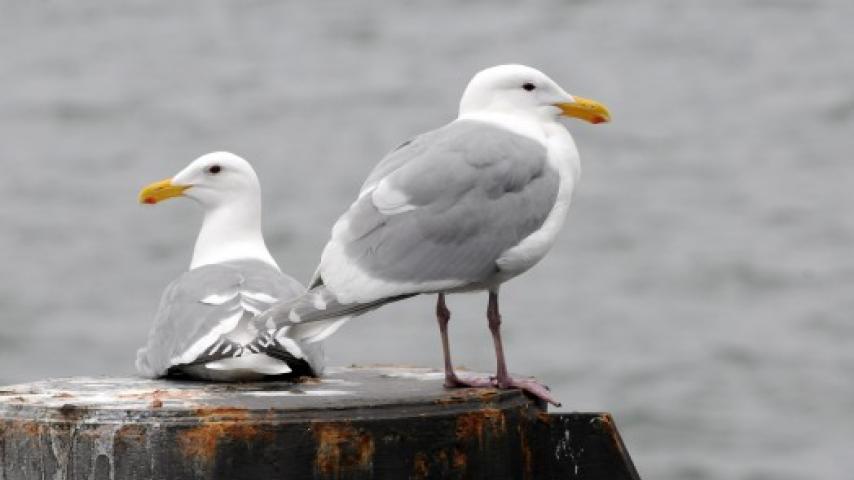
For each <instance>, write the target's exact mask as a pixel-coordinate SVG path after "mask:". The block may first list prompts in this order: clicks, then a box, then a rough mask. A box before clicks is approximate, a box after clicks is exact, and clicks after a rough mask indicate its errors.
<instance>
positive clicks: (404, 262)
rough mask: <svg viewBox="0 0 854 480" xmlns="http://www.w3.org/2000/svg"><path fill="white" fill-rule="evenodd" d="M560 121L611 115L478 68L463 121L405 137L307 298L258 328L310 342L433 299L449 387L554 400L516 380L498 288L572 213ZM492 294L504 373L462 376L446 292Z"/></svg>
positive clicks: (549, 85) (350, 216)
mask: <svg viewBox="0 0 854 480" xmlns="http://www.w3.org/2000/svg"><path fill="white" fill-rule="evenodd" d="M561 116H567V117H574V118H578V119H581V120H585V121H588V122H591V123H601V122H607V121H609V120H610V114H609V112H608V110H607V109H606V108H605V107H604V106H603V105H601V104H599V103H597V102H595V101H592V100H587V99H584V98H580V97H575V96H572V95H569V94H568V93H566V92H565V91H564V90H563V89H562V88H561V87H559V86H558V85H557V84H556V83H555V82H554V81H552V80H551V79H550V78H549V77H547V76H546V75H545V74H543V73H542V72H540V71H538V70H535V69H533V68H530V67H526V66H522V65H500V66H496V67H492V68H488V69H486V70H483V71H481V72H479V73H478V74H477V75H475V76H474V78H472V80H471V81H470V82H469V84H468V87H467V88H466V90H465V92H464V93H463V96H462V99H461V101H460V109H459V116H458V118H457V119H456V120H454V121H452V122H451V123H449V124H447V125H445V126H443V127H441V128H439V129H437V130H433V131H431V132H427V133H424V134H422V135H420V136H417V137H415V138H414V139H412V140H410V141H407V142H404V143H403V144H402V145H400V146H399V147H398V148H397V149H396V150H394V151H393V152H391V153H390V154H389V155H387V156H386V157H385V158H384V159H383V160H382V161H381V162H380V163H379V164H378V165H377V166H376V167H375V168H374V170H373V171H372V172H371V173H370V174H369V175H368V178H367V180H366V181H365V183H364V185H363V186H362V188H361V191H360V192H359V196H358V198H357V199H356V200H355V201H354V202H353V204H352V205H351V206H350V208H349V210H347V212H346V213H344V215H342V216H341V217H340V218H339V219H338V221H337V222H336V223H335V225H334V227H333V228H332V238H331V239H330V240H329V242H328V243H327V244H326V247H325V249H324V250H323V254H322V256H321V259H320V265H319V267H318V268H317V272H316V273H315V275H314V278H313V279H312V281H311V283H310V284H309V290H308V292H306V293H305V294H303V295H302V296H300V297H299V298H297V299H295V300H291V301H284V302H280V303H278V304H277V305H276V306H274V307H273V308H271V309H270V310H268V311H267V312H264V313H263V314H262V315H259V316H258V317H257V318H256V319H255V322H257V323H258V325H259V326H261V325H263V326H265V327H266V328H270V329H277V330H276V331H277V332H282V331H284V332H287V333H288V334H289V335H293V336H294V337H295V338H303V337H304V336H311V335H313V334H314V331H315V330H317V329H321V328H324V325H326V324H327V323H329V322H333V321H335V319H338V318H341V317H343V316H355V315H358V314H361V313H364V312H366V311H369V310H372V309H375V308H377V307H379V306H381V305H384V304H386V303H389V302H393V301H397V300H401V299H404V298H408V297H411V296H413V295H418V294H432V293H436V294H438V299H437V304H436V316H437V319H438V323H439V330H440V333H441V337H442V348H443V354H444V364H445V385H446V386H448V387H460V386H489V385H492V386H497V387H499V388H502V389H504V388H522V389H524V390H526V391H528V392H530V393H532V394H534V395H536V396H538V397H539V398H541V399H543V400H546V401H549V402H551V403H554V404H556V405H557V404H558V402H557V401H556V400H555V399H554V397H553V396H552V395H551V394H550V392H549V390H548V388H547V387H545V386H543V385H540V384H539V383H537V382H536V381H534V380H533V379H517V378H513V377H512V376H510V374H509V373H508V370H507V365H506V362H505V360H504V348H503V345H502V341H501V331H500V325H501V315H500V313H499V309H498V292H499V287H500V286H501V284H503V283H504V282H506V281H508V280H510V279H511V278H513V277H515V276H517V275H519V274H521V273H523V272H525V271H527V270H528V269H529V268H531V267H532V266H533V265H534V264H536V263H537V262H539V261H540V260H541V259H542V258H543V256H544V255H545V254H546V252H547V251H548V250H549V249H550V247H551V246H552V244H553V243H554V242H555V236H556V235H557V233H558V231H559V230H560V228H561V226H562V224H563V221H564V217H565V216H566V213H567V209H568V208H569V203H570V198H571V196H572V192H573V189H574V187H575V183H576V181H577V180H578V178H579V173H580V165H579V157H578V151H577V150H576V148H575V144H574V142H573V140H572V137H571V136H570V134H569V132H567V130H566V128H564V127H563V126H562V125H561V124H560V123H559V121H558V120H559V118H560V117H561ZM483 290H485V291H487V292H488V294H489V301H488V306H487V311H486V317H487V319H488V325H489V330H490V331H491V333H492V338H493V342H494V347H495V355H496V360H497V372H496V375H495V377H491V378H467V377H462V376H458V375H457V374H456V373H455V372H454V368H453V364H452V362H451V355H450V349H449V346H448V321H449V320H450V311H449V310H448V308H447V306H446V304H445V295H446V294H448V293H457V292H468V291H483ZM530 321H535V320H534V319H531V320H530Z"/></svg>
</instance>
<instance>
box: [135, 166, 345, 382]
mask: <svg viewBox="0 0 854 480" xmlns="http://www.w3.org/2000/svg"><path fill="white" fill-rule="evenodd" d="M179 196H183V197H187V198H191V199H193V200H196V201H197V202H198V203H200V204H201V205H202V207H203V208H204V210H205V217H204V222H203V223H202V227H201V231H200V232H199V236H198V239H197V240H196V247H195V250H194V251H193V260H192V263H191V264H190V270H189V271H188V272H186V273H184V274H183V275H181V276H180V277H178V278H177V279H176V280H175V281H173V282H172V283H171V284H170V285H169V286H168V287H167V288H166V291H165V292H164V293H163V298H162V300H161V302H160V308H159V309H158V311H157V315H156V317H155V319H154V325H153V327H152V329H151V332H150V333H149V337H148V343H147V345H146V346H145V347H143V348H141V349H140V350H139V352H138V353H137V361H136V367H137V370H138V371H139V372H140V373H142V374H143V375H145V376H149V377H160V376H173V375H174V376H183V377H191V378H199V379H207V380H223V381H235V380H255V379H260V378H264V377H268V376H273V377H278V376H282V375H287V376H289V377H297V376H306V375H318V374H320V373H321V371H322V369H323V365H322V360H323V353H322V347H321V344H320V343H315V342H316V341H317V340H320V339H322V338H321V337H320V336H315V337H313V338H312V337H307V338H305V339H304V340H305V341H297V340H294V339H292V338H288V337H287V336H285V335H265V340H263V341H257V339H258V333H259V332H258V330H257V329H256V328H255V326H254V325H253V324H252V322H251V320H252V318H254V317H255V316H256V315H258V314H259V313H260V312H262V311H264V310H266V309H267V308H269V307H270V306H271V305H273V304H275V303H276V302H279V301H285V300H289V299H293V298H295V297H297V296H299V295H300V294H302V293H303V292H305V288H304V287H303V286H302V285H301V284H300V283H299V282H297V281H296V280H294V279H293V278H291V277H289V276H287V275H285V274H284V273H282V271H281V270H280V269H279V267H278V265H276V261H275V260H273V257H272V256H271V255H270V252H269V251H268V250H267V246H266V244H265V243H264V238H263V236H262V234H261V189H260V186H259V183H258V177H257V176H256V175H255V171H254V170H253V169H252V167H251V166H250V165H249V163H248V162H247V161H246V160H244V159H242V158H240V157H238V156H236V155H233V154H231V153H227V152H214V153H209V154H207V155H204V156H202V157H199V158H198V159H196V160H195V161H193V162H192V163H190V165H188V166H187V167H186V168H184V169H183V170H181V171H180V172H179V173H178V174H177V175H175V176H174V177H173V178H171V179H168V180H163V181H160V182H156V183H153V184H151V185H149V186H147V187H145V188H143V189H142V191H141V192H140V194H139V200H140V202H142V203H147V204H154V203H157V202H159V201H162V200H166V199H168V198H173V197H179ZM264 333H265V334H266V332H264ZM328 333H331V331H330V332H328Z"/></svg>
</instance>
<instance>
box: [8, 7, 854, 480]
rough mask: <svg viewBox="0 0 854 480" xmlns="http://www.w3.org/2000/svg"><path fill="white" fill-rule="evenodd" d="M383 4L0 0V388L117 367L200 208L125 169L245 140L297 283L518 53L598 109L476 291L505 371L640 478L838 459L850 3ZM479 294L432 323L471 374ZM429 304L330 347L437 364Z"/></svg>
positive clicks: (851, 331)
mask: <svg viewBox="0 0 854 480" xmlns="http://www.w3.org/2000/svg"><path fill="white" fill-rule="evenodd" d="M391 3H392V2H385V3H380V2H377V3H371V2H362V3H359V4H356V3H353V2H323V3H319V4H318V3H316V2H315V3H311V4H309V3H299V4H298V3H291V4H284V3H283V2H272V1H249V2H240V3H239V4H238V3H236V2H235V3H227V2H210V1H209V2H181V3H179V2H166V1H157V2H122V3H121V4H117V3H112V2H91V1H84V2H73V3H63V2H50V3H47V2H39V3H37V4H33V3H32V2H30V3H27V4H24V3H17V2H15V3H13V2H9V1H3V2H2V3H0V8H2V10H0V12H2V15H0V27H2V28H0V59H2V61H0V91H2V92H3V93H2V95H0V165H2V174H0V222H2V223H0V224H2V235H0V265H2V266H3V267H2V268H3V270H2V273H3V274H2V277H0V322H2V329H0V364H2V365H3V368H2V369H0V381H2V382H3V383H9V382H18V381H26V380H32V379H37V378H43V377H48V376H59V375H73V374H123V373H128V372H130V371H131V370H132V360H133V357H134V354H133V352H134V351H135V349H136V348H137V347H138V346H139V345H140V344H141V343H142V342H143V339H144V336H145V334H146V331H147V329H148V327H149V322H150V320H151V316H152V315H153V313H154V311H155V308H156V305H157V301H158V297H159V294H160V291H161V290H162V288H163V287H164V286H165V284H166V283H167V282H168V281H169V280H170V279H171V278H173V277H175V276H176V275H178V274H179V272H181V271H182V269H184V268H186V266H187V264H188V262H189V258H190V249H191V246H192V241H193V237H194V236H195V233H196V231H197V228H198V225H199V222H200V212H199V211H198V210H197V208H195V205H192V204H190V202H180V201H175V202H170V203H167V204H163V205H160V206H158V207H156V208H143V207H141V206H139V205H137V204H136V201H135V200H136V199H135V195H136V192H137V190H138V188H139V187H140V186H142V185H143V184H145V183H147V182H149V181H152V180H157V179H160V178H162V177H166V176H169V175H171V174H173V173H175V172H177V171H178V170H179V169H180V168H181V167H183V166H184V164H186V163H187V162H189V161H190V160H192V159H193V158H195V157H196V156H198V155H200V154H202V153H205V152H207V151H211V150H215V149H228V150H231V151H234V152H236V153H239V154H241V155H243V156H245V157H246V158H248V159H249V160H250V161H252V162H253V164H254V165H255V166H256V168H257V170H258V171H259V172H260V175H261V178H262V184H263V187H264V201H265V205H266V207H267V208H266V215H265V228H266V235H267V238H268V243H269V244H270V246H271V249H272V251H273V253H274V255H275V256H276V257H277V258H278V259H279V260H280V263H281V264H282V265H283V267H284V268H285V269H286V270H287V271H288V272H290V273H292V274H293V275H295V276H296V277H297V278H302V279H307V278H308V277H309V276H310V275H311V273H312V271H313V269H314V267H315V262H316V260H317V257H318V255H319V252H320V249H321V247H322V244H323V243H324V242H325V240H326V238H327V236H328V231H329V227H330V226H331V225H332V223H333V221H334V220H335V218H337V216H338V215H339V214H340V213H341V212H342V211H343V209H344V208H345V207H346V206H347V205H348V204H349V202H350V201H351V199H352V198H353V196H354V195H355V193H356V191H357V189H358V187H359V185H360V184H361V181H362V179H363V177H364V175H365V174H366V173H367V172H368V170H369V169H370V168H371V166H372V165H373V164H374V163H375V162H376V161H377V160H378V159H379V158H380V157H381V156H382V155H383V154H384V153H385V152H386V151H388V150H389V149H390V148H392V147H393V146H395V145H397V144H399V143H400V142H401V141H402V140H404V139H406V138H407V137H409V136H411V135H413V134H415V133H418V132H421V131H424V130H427V129H430V128H433V127H435V126H438V125H440V124H442V123H444V122H445V121H447V120H449V119H450V118H452V116H453V115H454V113H455V109H456V104H457V101H458V98H459V95H460V93H461V90H462V88H463V86H464V85H465V83H466V81H467V80H468V78H469V77H470V76H471V75H472V74H473V73H474V72H475V71H477V70H478V69H480V68H482V67H485V66H489V65H492V64H496V63H505V62H522V63H527V64H531V65H534V66H537V67H540V68H542V69H543V70H545V71H546V72H547V73H548V74H549V75H551V76H552V77H553V78H554V79H556V80H557V81H558V82H559V83H561V84H562V85H563V86H565V87H566V88H567V90H568V91H570V92H572V93H576V94H579V95H583V96H589V97H592V98H595V99H597V100H600V101H603V102H604V103H606V104H607V105H608V106H609V107H610V108H611V110H612V112H613V113H614V123H613V124H611V125H608V126H589V125H583V124H580V123H570V124H568V125H569V126H570V128H571V129H572V131H573V133H574V135H575V137H576V141H577V143H578V145H579V148H580V150H581V153H582V162H583V167H584V178H583V179H582V183H581V186H580V188H579V190H578V192H577V195H576V198H575V203H574V205H573V209H572V212H571V213H570V218H569V219H568V222H567V226H566V228H565V230H564V232H563V234H562V235H561V237H560V238H559V242H558V244H557V245H556V246H555V248H554V250H553V252H552V253H551V254H550V255H549V256H548V257H547V261H545V262H543V263H542V264H541V265H539V266H537V267H536V268H535V269H534V270H532V271H531V272H529V273H528V274H526V275H525V276H523V277H521V278H519V279H517V280H515V281H513V282H511V283H510V284H508V285H507V286H506V287H505V289H504V290H503V310H504V315H505V325H506V339H507V340H506V341H507V350H508V355H509V361H510V365H511V368H512V369H513V370H514V371H518V372H525V373H531V374H536V375H538V376H539V377H540V378H542V379H543V380H544V381H546V382H547V383H549V384H551V386H552V387H553V389H554V390H555V392H556V394H557V396H558V397H559V398H561V399H562V400H563V402H564V405H565V408H566V409H568V410H609V411H612V412H613V413H614V414H615V416H616V418H617V421H618V424H619V426H620V428H621V431H622V433H623V435H624V437H625V440H626V442H627V444H628V446H629V449H630V452H631V453H632V455H633V456H634V459H635V461H636V463H637V465H638V468H639V469H640V471H641V473H642V474H643V475H644V477H645V478H651V479H653V478H654V479H672V480H691V479H698V480H706V479H721V480H724V479H726V480H732V479H745V480H759V479H772V478H773V479H817V478H821V479H849V478H851V473H850V472H851V470H852V468H854V457H852V456H851V455H850V452H851V450H852V447H854V421H852V420H851V415H852V413H854V382H852V381H851V379H850V374H851V372H852V370H854V353H852V352H854V350H852V348H851V345H852V341H854V323H852V322H851V313H850V312H851V311H852V310H854V295H852V286H854V256H852V255H851V245H852V242H854V216H852V215H851V214H850V212H851V205H852V200H854V195H852V193H851V191H852V186H853V185H854V168H852V164H851V162H852V158H851V153H850V152H851V151H852V150H854V136H852V127H854V87H852V85H854V63H852V62H851V59H850V52H851V51H852V48H854V34H852V32H854V30H852V29H851V28H850V18H852V14H854V4H852V3H851V2H847V1H845V0H838V1H832V0H826V1H806V0H801V1H798V0H790V1H770V0H766V1H759V0H756V1H739V2H737V1H734V0H729V1H720V2H699V1H676V0H672V1H666V0H655V1H647V2H630V1H599V2H590V1H578V2H556V1H553V2H536V3H535V2H528V3H525V2H505V3H500V2H485V1H484V2H466V3H464V4H458V3H456V2H450V1H434V2H422V3H418V4H416V3H414V2H394V3H393V4H391ZM641 3H643V4H642V5H641ZM485 302H486V299H485V298H484V296H483V295H469V296H459V297H453V298H451V299H450V307H451V309H452V311H453V312H454V320H453V321H452V324H451V330H452V342H453V347H454V354H455V357H456V360H457V361H458V363H460V364H464V365H466V366H469V367H471V368H477V369H482V370H491V369H492V368H493V360H492V351H491V344H490V340H489V335H488V332H487V329H486V321H485V318H484V315H483V313H484V310H485ZM431 312H432V305H431V299H428V298H422V299H415V300H411V301H408V302H406V303H402V304H399V305H394V306H390V307H388V308H385V309H383V310H381V311H379V312H377V313H375V314H372V315H370V316H368V317H364V318H362V319H359V320H358V321H355V322H352V323H351V324H349V325H348V326H347V327H345V328H344V329H343V330H342V331H341V332H340V333H339V334H338V335H337V336H335V337H334V338H333V339H332V341H331V342H330V343H329V350H330V356H331V362H332V363H334V364H349V363H360V364H370V363H402V364H418V365H432V366H437V367H438V366H439V365H440V362H441V359H440V346H439V340H438V333H437V332H436V328H435V324H434V320H433V318H432V314H431Z"/></svg>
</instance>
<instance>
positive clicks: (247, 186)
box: [139, 152, 261, 209]
mask: <svg viewBox="0 0 854 480" xmlns="http://www.w3.org/2000/svg"><path fill="white" fill-rule="evenodd" d="M260 194H261V187H260V185H259V183H258V176H257V175H256V174H255V170H254V169H253V168H252V166H251V165H249V162H247V161H246V160H244V159H242V158H240V157H238V156H237V155H234V154H233V153H229V152H213V153H208V154H207V155H202V156H201V157H199V158H197V159H195V160H193V161H192V162H191V163H190V164H189V165H187V166H186V167H185V168H184V169H183V170H181V171H180V172H178V173H177V174H176V175H175V176H174V177H172V178H170V179H167V180H162V181H160V182H155V183H152V184H151V185H148V186H147V187H145V188H143V189H142V191H141V192H140V193H139V201H140V202H142V203H149V204H154V203H157V202H160V201H163V200H166V199H169V198H173V197H187V198H191V199H193V200H196V201H197V202H199V203H200V204H202V206H203V207H205V208H206V209H208V208H216V207H219V206H222V205H225V204H229V203H233V202H236V201H240V200H247V199H253V200H254V199H256V198H260Z"/></svg>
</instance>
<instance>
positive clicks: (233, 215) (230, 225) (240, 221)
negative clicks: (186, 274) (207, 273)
mask: <svg viewBox="0 0 854 480" xmlns="http://www.w3.org/2000/svg"><path fill="white" fill-rule="evenodd" d="M248 259H254V260H260V261H262V262H265V263H267V264H269V265H272V266H273V267H275V268H277V269H278V268H279V267H278V265H276V261H275V260H273V257H272V255H270V251H269V250H268V249H267V245H266V244H265V243H264V236H263V234H262V233H261V199H260V198H244V199H238V200H236V201H233V202H229V203H227V204H223V205H218V206H216V207H213V208H210V209H208V210H207V211H206V212H205V219H204V221H203V222H202V228H201V230H200V231H199V237H198V238H197V239H196V248H195V249H194V250H193V260H192V262H191V263H190V269H191V270H192V269H194V268H197V267H201V266H202V265H209V264H213V263H222V262H228V261H232V260H248Z"/></svg>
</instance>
